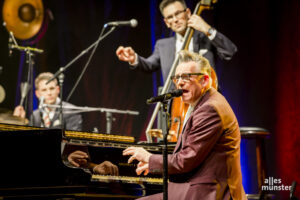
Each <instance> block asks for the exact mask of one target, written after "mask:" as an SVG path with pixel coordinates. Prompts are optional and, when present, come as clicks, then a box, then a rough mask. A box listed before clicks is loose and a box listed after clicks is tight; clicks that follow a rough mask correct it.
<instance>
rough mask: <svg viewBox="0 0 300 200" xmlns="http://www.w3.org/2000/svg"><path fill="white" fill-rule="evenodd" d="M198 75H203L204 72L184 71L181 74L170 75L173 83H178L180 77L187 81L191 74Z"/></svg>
mask: <svg viewBox="0 0 300 200" xmlns="http://www.w3.org/2000/svg"><path fill="white" fill-rule="evenodd" d="M200 75H205V74H204V73H184V74H181V75H175V76H171V80H172V81H173V82H174V83H175V84H178V82H179V79H180V78H181V80H182V81H184V82H188V81H190V80H191V76H200Z"/></svg>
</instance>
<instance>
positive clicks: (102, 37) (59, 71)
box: [46, 25, 116, 128]
mask: <svg viewBox="0 0 300 200" xmlns="http://www.w3.org/2000/svg"><path fill="white" fill-rule="evenodd" d="M106 27H107V26H106V25H104V27H103V29H102V31H101V33H100V36H99V38H98V39H97V40H96V41H95V42H94V43H93V44H91V45H90V46H89V47H88V48H86V49H85V50H83V51H82V52H81V53H80V54H79V55H77V56H76V57H75V58H74V59H73V60H71V61H70V62H69V63H68V64H67V65H66V66H64V67H60V68H59V70H58V71H57V72H56V73H55V74H54V76H53V77H52V78H51V79H49V80H48V81H47V82H46V85H47V84H49V83H50V82H51V81H53V80H54V79H55V78H57V77H58V76H60V74H62V73H63V72H64V71H66V70H67V69H68V68H69V67H70V66H71V65H72V64H73V63H74V62H76V61H77V60H78V59H79V58H81V57H82V56H83V55H84V54H86V53H87V52H89V50H90V49H92V48H93V47H94V49H93V53H92V54H91V56H90V57H89V59H88V62H87V63H86V65H85V67H84V69H83V71H82V73H81V75H80V76H79V79H78V80H77V82H76V84H75V85H74V87H73V89H72V91H71V93H70V94H72V93H73V91H74V89H75V88H76V86H77V85H78V83H79V80H80V79H81V77H82V75H83V73H84V72H85V70H86V68H87V66H88V64H89V62H90V60H91V57H92V55H93V54H94V52H95V50H96V48H97V47H98V44H99V42H100V41H101V40H103V39H104V38H106V37H107V36H108V35H109V34H110V33H111V32H112V31H113V30H115V28H116V27H114V26H113V27H112V28H111V29H110V30H109V31H108V32H107V33H105V35H103V36H102V34H103V32H104V30H105V28H106ZM59 79H60V78H59ZM63 79H64V75H63V76H62V78H61V80H59V81H60V90H61V91H60V104H61V108H60V116H59V120H60V123H61V126H62V128H64V124H63V123H64V122H63V109H62V100H63V99H62V94H63V92H62V90H63ZM69 96H70V95H69ZM68 100H69V97H68V98H67V101H68Z"/></svg>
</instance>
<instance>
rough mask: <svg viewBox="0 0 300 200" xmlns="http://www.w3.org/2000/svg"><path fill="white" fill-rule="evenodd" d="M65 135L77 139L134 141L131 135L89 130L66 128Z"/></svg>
mask: <svg viewBox="0 0 300 200" xmlns="http://www.w3.org/2000/svg"><path fill="white" fill-rule="evenodd" d="M65 136H66V137H67V138H78V139H85V140H96V141H114V142H128V143H133V142H134V137H131V136H123V135H111V134H102V133H89V132H79V131H68V130H66V131H65Z"/></svg>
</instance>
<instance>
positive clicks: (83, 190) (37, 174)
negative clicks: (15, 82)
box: [0, 124, 171, 199]
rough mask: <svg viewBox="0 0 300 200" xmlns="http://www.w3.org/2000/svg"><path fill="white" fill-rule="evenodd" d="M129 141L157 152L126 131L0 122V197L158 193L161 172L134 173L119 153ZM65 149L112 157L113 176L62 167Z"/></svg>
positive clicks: (127, 196)
mask: <svg viewBox="0 0 300 200" xmlns="http://www.w3.org/2000/svg"><path fill="white" fill-rule="evenodd" d="M133 145H134V146H143V147H144V148H146V149H147V150H149V151H151V152H152V153H161V146H160V145H157V144H156V145H149V144H143V145H142V144H136V143H135V140H134V138H133V137H130V136H118V135H107V134H100V133H88V132H78V131H63V130H61V129H44V128H37V127H28V126H21V125H9V124H0V153H1V165H0V199H95V198H97V199H135V198H137V197H141V196H144V195H149V194H154V193H157V192H161V191H162V179H161V177H158V176H156V177H154V176H152V177H149V176H143V175H142V176H137V175H136V173H135V168H136V163H133V164H127V159H128V157H124V156H122V151H123V150H124V149H125V148H127V147H128V146H133ZM66 149H72V150H76V149H79V150H82V149H84V150H85V151H87V152H88V154H89V155H90V160H91V162H94V163H100V162H103V161H105V160H108V161H110V162H112V163H113V164H115V165H117V166H118V168H119V176H110V175H99V174H97V175H96V174H92V173H87V172H86V171H87V170H83V169H78V168H72V167H70V166H68V165H67V164H65V163H66V162H67V161H66V158H67V156H68V153H69V152H70V151H68V150H66ZM170 151H171V149H170Z"/></svg>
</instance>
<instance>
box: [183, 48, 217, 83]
mask: <svg viewBox="0 0 300 200" xmlns="http://www.w3.org/2000/svg"><path fill="white" fill-rule="evenodd" d="M191 61H193V62H195V63H197V66H198V68H199V70H200V72H201V73H205V74H207V75H208V76H209V77H211V66H210V64H209V61H208V60H207V59H206V58H204V57H203V56H201V55H200V54H198V53H194V52H191V51H187V50H182V51H180V52H179V64H180V63H186V62H191Z"/></svg>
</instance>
